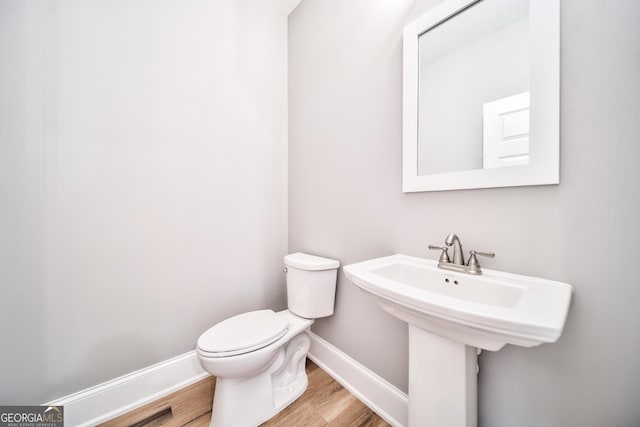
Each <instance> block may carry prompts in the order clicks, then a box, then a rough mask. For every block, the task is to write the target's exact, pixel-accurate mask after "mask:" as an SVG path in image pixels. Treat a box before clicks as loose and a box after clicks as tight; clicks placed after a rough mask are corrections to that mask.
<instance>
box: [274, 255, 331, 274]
mask: <svg viewBox="0 0 640 427" xmlns="http://www.w3.org/2000/svg"><path fill="white" fill-rule="evenodd" d="M284 263H285V265H287V266H288V267H295V268H299V269H301V270H331V269H334V268H338V267H340V262H339V261H336V260H335V259H329V258H323V257H319V256H315V255H309V254H303V253H302V252H296V253H294V254H289V255H287V256H285V257H284Z"/></svg>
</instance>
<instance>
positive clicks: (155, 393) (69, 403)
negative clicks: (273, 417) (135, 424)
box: [44, 332, 408, 427]
mask: <svg viewBox="0 0 640 427" xmlns="http://www.w3.org/2000/svg"><path fill="white" fill-rule="evenodd" d="M309 336H310V337H311V349H310V351H309V358H310V359H311V360H313V361H314V362H315V363H316V364H317V365H318V366H319V367H320V368H322V369H323V370H324V371H326V372H327V373H328V374H329V375H331V376H332V377H333V378H334V379H335V380H336V381H338V382H339V383H340V384H342V386H343V387H344V388H346V389H347V390H349V392H351V393H352V394H353V395H354V396H356V397H357V398H358V399H360V400H361V401H362V402H364V403H365V404H366V405H367V406H369V407H370V408H371V409H373V410H374V411H375V412H376V413H377V414H378V415H380V416H381V417H382V418H384V420H385V421H387V422H388V423H390V424H391V425H393V426H396V427H402V426H406V425H407V420H408V398H407V395H406V394H405V393H403V392H402V391H400V390H398V389H397V388H396V387H394V386H393V385H391V384H390V383H388V382H387V381H385V380H383V379H382V378H380V377H379V376H378V375H376V374H374V373H373V372H371V371H370V370H369V369H367V368H365V367H364V366H362V365H361V364H360V363H358V362H356V361H355V360H353V359H352V358H351V357H349V356H347V355H346V354H345V353H343V352H342V351H340V350H339V349H337V348H336V347H334V346H333V345H331V344H329V343H328V342H327V341H325V340H324V339H322V338H320V337H319V336H317V335H316V334H314V333H313V332H309ZM208 375H209V374H208V373H207V372H205V371H204V370H203V369H202V367H201V366H200V363H199V362H198V356H197V354H196V352H195V351H190V352H188V353H185V354H182V355H180V356H177V357H174V358H172V359H169V360H165V361H163V362H160V363H157V364H155V365H152V366H148V367H146V368H144V369H141V370H139V371H135V372H132V373H130V374H127V375H123V376H121V377H119V378H115V379H113V380H110V381H107V382H104V383H102V384H99V385H97V386H94V387H90V388H87V389H85V390H82V391H79V392H77V393H73V394H70V395H68V396H65V397H62V398H60V399H56V400H53V401H51V402H47V403H45V404H44V405H47V406H59V405H64V417H65V425H68V426H77V427H91V426H95V425H96V424H99V423H103V422H105V421H108V420H110V419H112V418H115V417H117V416H120V415H122V414H125V413H127V412H129V411H132V410H134V409H136V408H139V407H140V406H143V405H146V404H147V403H150V402H153V401H154V400H157V399H160V398H162V397H164V396H166V395H168V394H170V393H173V392H174V391H176V390H179V389H181V388H183V387H186V386H188V385H191V384H193V383H195V382H197V381H200V380H201V379H204V378H206V377H207V376H208Z"/></svg>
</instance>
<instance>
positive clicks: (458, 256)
mask: <svg viewBox="0 0 640 427" xmlns="http://www.w3.org/2000/svg"><path fill="white" fill-rule="evenodd" d="M444 243H445V244H446V245H447V246H451V245H453V261H452V262H453V263H454V264H458V265H464V253H462V244H461V243H460V239H459V238H458V236H457V235H455V234H453V233H451V234H449V235H448V236H447V238H446V239H444Z"/></svg>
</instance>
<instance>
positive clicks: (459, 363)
mask: <svg viewBox="0 0 640 427" xmlns="http://www.w3.org/2000/svg"><path fill="white" fill-rule="evenodd" d="M344 272H345V274H346V275H347V277H348V278H349V279H350V280H351V281H352V282H353V283H354V284H356V285H357V286H359V287H360V288H362V289H363V290H364V291H365V292H367V293H368V294H370V295H371V296H373V297H374V298H375V299H376V301H377V302H378V303H379V304H380V306H381V307H382V308H383V309H384V310H386V311H387V312H389V313H391V314H392V315H393V316H395V317H397V318H399V319H401V320H404V321H405V322H407V323H408V324H409V427H419V426H427V427H431V426H434V427H439V426H446V427H475V426H476V425H477V355H478V352H479V350H480V349H484V350H491V351H497V350H500V349H501V348H502V347H504V345H505V344H514V345H518V346H523V347H533V346H537V345H540V344H542V343H551V342H555V341H557V340H558V338H559V337H560V334H561V333H562V329H563V327H564V323H565V320H566V317H567V312H568V310H569V303H570V301H571V293H572V290H573V288H572V287H571V285H569V284H566V283H561V282H555V281H551V280H545V279H539V278H535V277H528V276H521V275H517V274H510V273H504V272H500V271H494V270H488V269H483V274H482V275H481V276H472V275H468V274H464V273H457V272H452V271H447V270H442V269H439V268H438V267H437V262H436V261H434V260H428V259H422V258H416V257H410V256H407V255H391V256H387V257H383V258H376V259H372V260H368V261H364V262H360V263H357V264H351V265H347V266H345V267H344Z"/></svg>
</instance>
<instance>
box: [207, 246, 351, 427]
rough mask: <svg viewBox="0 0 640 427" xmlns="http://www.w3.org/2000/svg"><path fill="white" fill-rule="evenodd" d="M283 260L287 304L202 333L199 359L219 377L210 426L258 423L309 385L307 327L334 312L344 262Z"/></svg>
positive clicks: (248, 426) (302, 258) (310, 257)
mask: <svg viewBox="0 0 640 427" xmlns="http://www.w3.org/2000/svg"><path fill="white" fill-rule="evenodd" d="M284 263H285V265H286V268H285V271H286V272H287V299H288V306H289V309H288V310H284V311H280V312H278V313H276V312H274V311H272V310H258V311H250V312H248V313H243V314H239V315H237V316H234V317H230V318H229V319H226V320H223V321H222V322H220V323H218V324H217V325H215V326H213V327H212V328H210V329H209V330H207V331H206V332H205V333H204V334H202V335H201V336H200V338H198V345H197V352H198V359H199V360H200V364H201V365H202V367H203V368H204V369H205V370H206V371H207V372H209V373H211V374H212V375H215V376H216V377H217V378H216V391H215V397H214V400H213V411H212V417H211V424H210V427H255V426H257V425H259V424H261V423H263V422H264V421H266V420H268V419H269V418H271V417H273V416H274V415H275V414H277V413H278V412H280V411H281V410H282V409H283V408H285V407H286V406H287V405H289V404H290V403H291V402H293V401H294V400H296V399H297V398H298V397H300V395H301V394H302V393H303V392H304V390H305V389H306V388H307V384H308V380H307V374H306V372H305V361H306V357H307V352H308V351H309V345H310V343H311V341H310V339H309V336H308V335H307V334H306V333H305V331H307V330H308V329H309V327H310V326H311V324H312V323H313V319H317V318H320V317H326V316H331V315H332V314H333V308H334V300H335V291H336V276H337V271H338V267H339V265H340V263H339V262H338V261H336V260H332V259H328V258H321V257H317V256H313V255H308V254H303V253H295V254H290V255H287V256H285V257H284Z"/></svg>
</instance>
